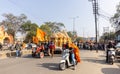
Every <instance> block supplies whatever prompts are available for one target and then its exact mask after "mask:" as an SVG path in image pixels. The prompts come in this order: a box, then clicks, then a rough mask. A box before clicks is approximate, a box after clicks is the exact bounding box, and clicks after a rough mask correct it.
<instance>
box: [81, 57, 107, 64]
mask: <svg viewBox="0 0 120 74" xmlns="http://www.w3.org/2000/svg"><path fill="white" fill-rule="evenodd" d="M82 60H83V61H87V62H92V63H99V64H106V63H105V59H97V58H93V57H84V58H82Z"/></svg>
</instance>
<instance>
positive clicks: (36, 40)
mask: <svg viewBox="0 0 120 74" xmlns="http://www.w3.org/2000/svg"><path fill="white" fill-rule="evenodd" d="M33 43H36V44H38V38H37V37H35V36H33Z"/></svg>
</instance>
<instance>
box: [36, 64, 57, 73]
mask: <svg viewBox="0 0 120 74" xmlns="http://www.w3.org/2000/svg"><path fill="white" fill-rule="evenodd" d="M37 65H38V67H41V66H42V67H44V68H48V69H50V70H56V71H59V66H58V63H42V64H37Z"/></svg>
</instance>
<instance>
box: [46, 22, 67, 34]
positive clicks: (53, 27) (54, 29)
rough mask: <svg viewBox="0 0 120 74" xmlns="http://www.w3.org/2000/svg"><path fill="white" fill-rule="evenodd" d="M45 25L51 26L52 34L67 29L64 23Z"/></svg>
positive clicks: (48, 23)
mask: <svg viewBox="0 0 120 74" xmlns="http://www.w3.org/2000/svg"><path fill="white" fill-rule="evenodd" d="M45 24H46V25H48V26H49V28H50V30H51V32H52V33H55V32H58V31H61V30H62V28H65V26H64V24H63V23H56V22H45Z"/></svg>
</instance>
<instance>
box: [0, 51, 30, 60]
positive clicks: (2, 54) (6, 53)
mask: <svg viewBox="0 0 120 74" xmlns="http://www.w3.org/2000/svg"><path fill="white" fill-rule="evenodd" d="M21 52H22V56H24V55H28V54H31V53H32V50H22V51H21ZM15 56H16V51H0V59H5V58H8V57H15Z"/></svg>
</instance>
